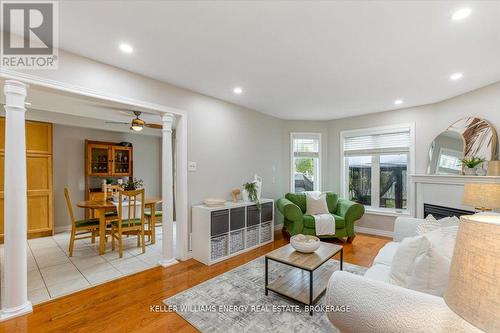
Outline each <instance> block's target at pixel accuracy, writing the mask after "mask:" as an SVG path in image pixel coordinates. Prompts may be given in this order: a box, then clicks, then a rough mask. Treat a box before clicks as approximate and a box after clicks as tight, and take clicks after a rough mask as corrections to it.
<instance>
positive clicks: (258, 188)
mask: <svg viewBox="0 0 500 333" xmlns="http://www.w3.org/2000/svg"><path fill="white" fill-rule="evenodd" d="M252 183H255V190H256V192H257V200H260V196H261V194H262V177H260V176H259V175H257V174H255V175H254V176H253V182H252ZM241 199H242V200H243V201H245V202H249V201H250V198H249V196H248V191H247V190H245V189H244V188H243V189H241Z"/></svg>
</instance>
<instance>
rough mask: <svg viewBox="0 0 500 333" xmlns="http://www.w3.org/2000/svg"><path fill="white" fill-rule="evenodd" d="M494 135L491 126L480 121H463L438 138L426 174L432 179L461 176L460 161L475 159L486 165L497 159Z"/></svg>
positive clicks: (468, 119)
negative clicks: (438, 176)
mask: <svg viewBox="0 0 500 333" xmlns="http://www.w3.org/2000/svg"><path fill="white" fill-rule="evenodd" d="M497 141H498V139H497V133H496V131H495V128H494V127H493V126H491V124H490V123H489V122H488V121H486V120H484V119H480V118H475V117H468V118H463V119H460V120H458V121H456V122H455V123H453V124H452V125H451V126H449V127H448V129H447V130H446V131H444V132H442V133H441V134H439V135H438V136H437V137H436V138H435V139H434V141H433V142H432V144H431V148H430V150H429V164H428V168H427V173H428V174H432V175H453V174H455V175H461V174H463V168H462V164H461V163H460V159H462V158H464V157H466V158H470V157H478V158H481V159H484V160H485V161H486V162H485V165H484V166H482V168H486V167H487V162H488V161H491V160H495V159H496V157H497V154H496V152H497Z"/></svg>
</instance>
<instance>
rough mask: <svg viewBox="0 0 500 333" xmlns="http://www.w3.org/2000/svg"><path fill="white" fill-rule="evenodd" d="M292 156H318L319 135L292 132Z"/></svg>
mask: <svg viewBox="0 0 500 333" xmlns="http://www.w3.org/2000/svg"><path fill="white" fill-rule="evenodd" d="M293 156H295V157H312V158H316V157H319V137H318V136H316V135H307V134H294V136H293Z"/></svg>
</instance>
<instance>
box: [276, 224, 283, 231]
mask: <svg viewBox="0 0 500 333" xmlns="http://www.w3.org/2000/svg"><path fill="white" fill-rule="evenodd" d="M281 229H283V223H281V224H276V225H275V226H274V231H277V230H281Z"/></svg>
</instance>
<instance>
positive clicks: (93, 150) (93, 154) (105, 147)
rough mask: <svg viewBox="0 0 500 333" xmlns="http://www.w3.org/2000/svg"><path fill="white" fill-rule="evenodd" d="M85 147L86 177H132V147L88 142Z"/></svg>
mask: <svg viewBox="0 0 500 333" xmlns="http://www.w3.org/2000/svg"><path fill="white" fill-rule="evenodd" d="M85 146H86V163H85V169H86V170H87V171H86V172H87V176H96V177H108V176H117V177H127V176H128V177H131V176H132V147H124V146H119V145H118V144H117V143H107V142H97V141H88V140H87V141H86V142H85Z"/></svg>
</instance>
